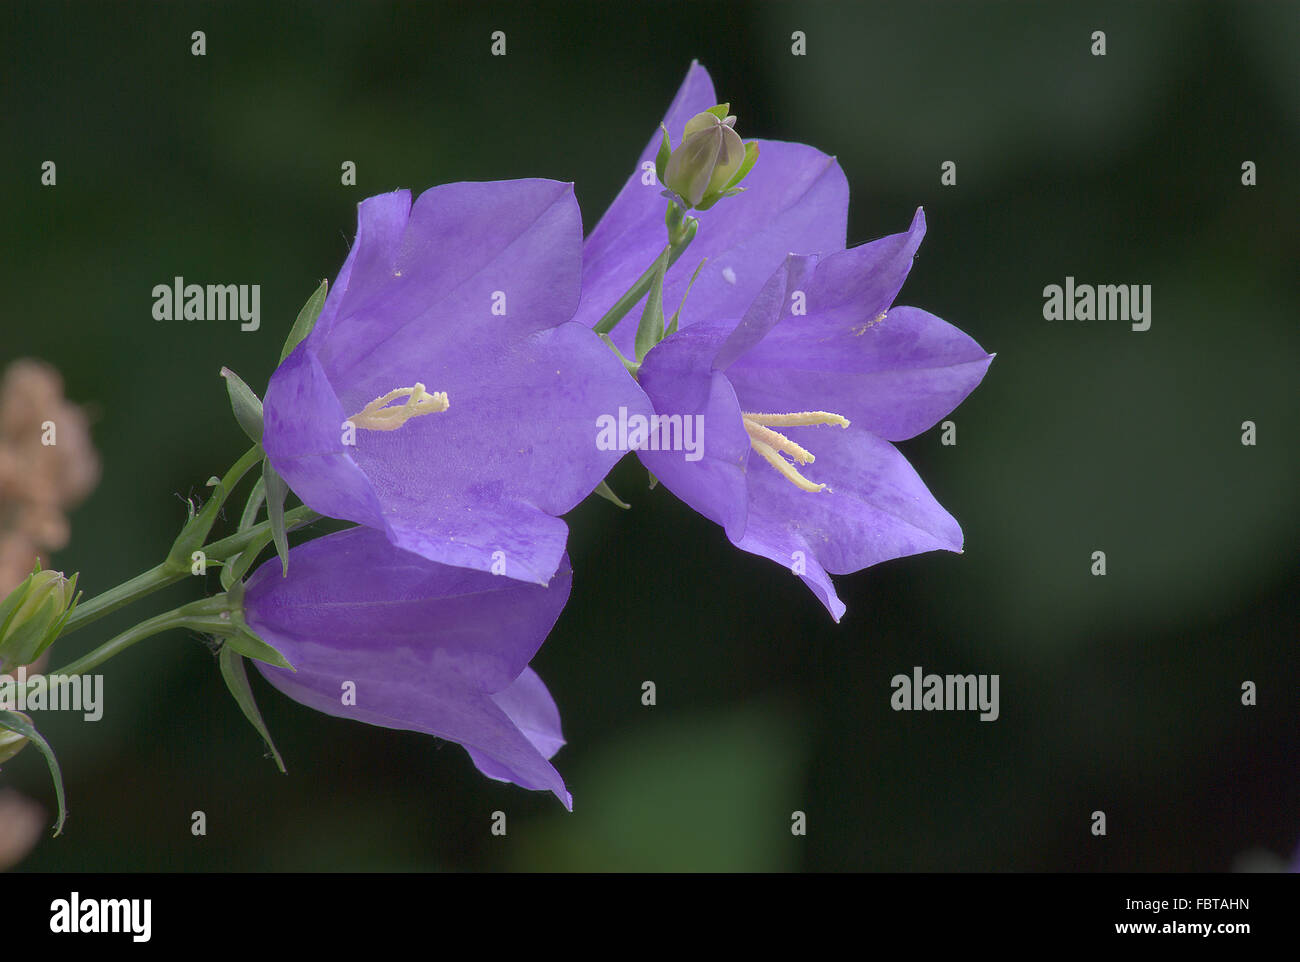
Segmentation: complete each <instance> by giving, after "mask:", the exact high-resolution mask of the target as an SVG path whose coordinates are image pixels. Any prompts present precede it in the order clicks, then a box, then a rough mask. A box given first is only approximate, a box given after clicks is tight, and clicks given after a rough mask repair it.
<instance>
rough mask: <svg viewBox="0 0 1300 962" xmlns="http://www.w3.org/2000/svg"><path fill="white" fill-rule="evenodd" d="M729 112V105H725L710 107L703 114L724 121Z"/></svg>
mask: <svg viewBox="0 0 1300 962" xmlns="http://www.w3.org/2000/svg"><path fill="white" fill-rule="evenodd" d="M729 110H731V104H729V103H727V104H717V105H715V106H713V107H710V108H709V109H708V110H706V111H704V112H705V113H706V114H713V116H715V117H717V118H718V119H719V120H726V119H727V112H728V111H729Z"/></svg>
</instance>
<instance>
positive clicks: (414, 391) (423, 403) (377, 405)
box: [348, 381, 451, 431]
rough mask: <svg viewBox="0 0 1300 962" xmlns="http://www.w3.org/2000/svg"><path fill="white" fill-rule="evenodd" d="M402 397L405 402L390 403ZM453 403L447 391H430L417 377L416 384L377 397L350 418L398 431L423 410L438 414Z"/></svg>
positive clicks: (360, 423) (374, 428)
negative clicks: (431, 392) (448, 397)
mask: <svg viewBox="0 0 1300 962" xmlns="http://www.w3.org/2000/svg"><path fill="white" fill-rule="evenodd" d="M403 397H404V398H406V402H405V403H404V404H394V405H393V406H392V407H388V405H389V404H390V403H391V402H392V401H396V400H398V399H399V398H403ZM450 406H451V402H450V401H448V400H447V392H446V391H437V392H435V393H433V394H430V393H429V392H428V391H426V390H425V389H424V385H423V384H420V383H419V382H418V381H417V382H416V384H415V386H414V387H399V388H398V389H397V390H395V391H389V392H388V393H387V394H385V395H384V396H383V397H377V398H375V399H374V400H373V401H371V402H370V403H369V404H367V405H366V406H365V407H364V408H362V409H361V411H360V412H358V413H357V414H354V415H352V417H350V418H348V420H349V421H351V422H352V423H353V424H355V425H356V426H357V427H359V428H364V429H366V430H367V431H396V430H397V429H398V428H400V427H401V426H402V425H403V424H405V423H406V422H407V421H409V420H411V418H418V417H419V416H420V415H422V414H437V413H439V412H441V411H445V410H447V408H448V407H450Z"/></svg>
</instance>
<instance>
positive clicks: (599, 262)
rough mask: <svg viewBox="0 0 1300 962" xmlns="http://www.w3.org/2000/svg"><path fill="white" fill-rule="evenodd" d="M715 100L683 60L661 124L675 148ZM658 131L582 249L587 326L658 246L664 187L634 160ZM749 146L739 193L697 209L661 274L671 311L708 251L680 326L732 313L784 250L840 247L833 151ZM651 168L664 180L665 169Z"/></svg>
mask: <svg viewBox="0 0 1300 962" xmlns="http://www.w3.org/2000/svg"><path fill="white" fill-rule="evenodd" d="M717 102H718V101H717V98H716V96H715V95H714V90H713V81H712V80H710V79H709V74H708V71H706V70H705V69H704V68H703V67H701V66H700V65H699V64H697V63H693V64H691V68H690V70H689V71H688V72H687V74H686V80H685V81H684V82H683V83H682V86H681V88H680V89H679V90H678V91H677V96H676V97H675V98H673V102H672V106H670V107H669V108H668V114H667V115H666V116H665V117H664V121H663V123H664V126H665V127H666V128H667V130H668V133H669V136H670V137H671V138H672V143H673V146H677V145H679V144H681V142H682V140H683V132H684V131H685V129H686V123H687V121H689V120H690V119H691V118H692V117H694V116H695V115H696V114H698V113H701V112H703V111H705V110H707V109H708V108H710V107H712V106H713V105H715V104H716V103H717ZM733 106H734V105H733ZM741 113H742V117H741V120H742V122H743V120H744V117H743V111H741ZM661 136H662V132H661V131H658V130H656V131H655V133H654V135H653V136H652V137H651V138H650V141H649V143H648V144H647V145H646V148H645V150H643V151H642V152H641V158H640V162H639V163H638V164H637V170H636V172H635V173H633V175H632V176H631V177H629V178H628V181H627V183H626V184H624V185H623V189H622V190H621V191H620V192H619V194H618V197H616V198H615V200H614V203H613V204H611V205H610V208H609V210H607V211H606V212H605V215H604V216H603V217H602V218H601V219H600V223H598V224H597V225H596V227H595V229H594V230H592V232H591V235H590V236H589V237H588V238H587V242H586V244H585V246H584V247H583V264H582V302H581V303H580V304H579V306H578V312H577V314H576V315H575V317H574V320H576V321H580V322H581V323H583V324H585V325H587V326H589V327H590V326H592V325H594V324H595V323H596V322H597V321H598V320H600V318H601V316H602V315H603V314H604V313H605V311H607V310H608V309H609V308H610V306H611V305H613V304H614V302H615V301H617V300H618V299H619V297H620V296H622V294H623V293H624V292H625V291H626V290H627V289H628V288H629V287H631V286H632V284H633V283H634V282H635V281H636V279H637V278H638V277H639V276H640V275H641V272H642V271H644V270H645V269H646V268H647V267H648V266H649V265H650V263H651V262H652V261H653V260H654V259H655V256H656V255H657V254H658V253H659V251H660V250H661V249H662V248H663V246H664V242H665V239H666V238H665V232H664V210H665V203H666V202H665V200H664V198H663V196H662V191H663V186H662V184H659V183H657V182H653V181H652V182H651V183H650V184H646V183H644V180H643V169H642V166H641V165H642V164H646V163H650V162H652V161H653V160H654V159H655V155H656V152H657V151H658V149H659V145H660V142H661ZM755 143H757V144H758V149H759V156H758V162H757V163H756V164H755V165H754V168H753V170H751V171H750V172H749V175H748V176H747V177H746V178H745V181H744V184H743V186H744V188H745V191H744V193H742V194H739V195H737V196H735V197H729V198H725V199H723V200H722V201H720V202H719V203H718V205H717V206H716V207H713V208H711V209H709V210H707V211H705V212H703V213H700V214H698V215H697V216H698V217H699V221H700V226H699V233H698V234H697V235H696V238H695V240H694V242H693V243H692V244H691V245H690V247H688V248H687V249H686V252H685V253H684V254H683V255H682V257H681V259H680V260H679V261H678V262H677V263H676V264H674V265H673V267H672V268H670V269H669V271H668V274H667V276H666V277H665V280H664V305H665V307H666V309H667V310H668V312H669V313H671V312H672V311H673V310H674V309H675V308H676V307H677V305H678V303H679V302H680V301H681V298H682V294H683V293H684V292H685V290H686V285H687V283H688V282H689V281H690V278H691V274H692V273H693V272H694V270H695V268H696V266H697V265H698V264H699V262H700V260H701V259H702V258H705V257H707V258H708V262H707V263H706V264H705V265H704V269H703V270H702V271H701V272H700V276H699V278H698V280H696V282H695V285H694V286H693V287H692V288H691V292H690V297H688V298H687V299H686V305H685V307H684V308H683V310H682V315H681V320H680V325H681V326H682V327H685V326H687V325H689V324H691V323H694V322H695V321H700V320H709V319H716V318H725V317H730V318H735V317H739V316H740V315H741V314H742V313H743V312H744V310H745V308H746V307H747V306H748V305H749V303H750V302H751V301H752V300H753V299H754V297H755V296H756V295H757V294H758V292H759V291H760V290H761V289H762V287H763V285H764V283H766V281H767V279H768V278H769V277H771V276H772V272H773V271H775V270H777V269H778V268H779V267H780V266H781V264H782V263H783V262H784V261H785V258H786V255H787V254H788V253H790V252H791V251H796V252H800V253H821V252H830V251H839V250H843V249H844V247H845V242H846V231H847V223H848V209H849V187H848V182H847V181H846V180H845V178H844V172H843V171H842V170H840V166H839V164H837V163H836V162H835V158H834V157H829V156H827V155H826V154H823V153H822V152H821V151H820V150H817V149H815V148H813V147H809V146H807V145H806V144H790V143H784V142H781V141H774V140H757V141H755ZM659 175H660V178H662V177H663V176H665V172H664V171H659ZM635 330H636V322H635V319H632V320H627V321H624V322H623V323H622V324H620V325H619V326H618V327H616V328H615V329H614V331H613V333H612V334H611V335H610V336H611V337H612V338H613V339H614V342H615V343H616V344H617V345H618V347H619V349H620V350H622V351H623V353H624V354H626V355H628V356H634V347H633V338H634V336H635Z"/></svg>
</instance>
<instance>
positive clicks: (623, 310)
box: [592, 219, 698, 334]
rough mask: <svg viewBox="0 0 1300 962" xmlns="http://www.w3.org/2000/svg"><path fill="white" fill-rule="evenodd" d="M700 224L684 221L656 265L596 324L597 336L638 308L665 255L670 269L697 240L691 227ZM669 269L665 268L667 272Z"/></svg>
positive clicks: (689, 220) (655, 260)
mask: <svg viewBox="0 0 1300 962" xmlns="http://www.w3.org/2000/svg"><path fill="white" fill-rule="evenodd" d="M695 223H698V222H697V221H695V220H694V219H687V220H685V221H683V223H682V225H681V227H680V228H679V229H678V230H675V231H673V232H672V234H671V238H670V241H669V243H668V244H667V246H665V247H664V249H663V250H661V251H660V252H659V254H658V255H657V256H656V257H655V259H654V263H653V264H651V265H650V266H649V267H647V268H646V269H645V273H644V274H642V275H641V276H640V277H639V278H637V282H636V283H635V284H633V285H632V287H631V288H630V289H629V290H628V292H627V293H626V294H624V295H623V296H622V297H620V298H619V299H618V300H617V301H615V302H614V306H613V307H611V308H610V309H609V310H608V311H606V312H605V316H604V317H602V318H601V319H600V320H599V321H597V322H596V325H595V327H593V328H592V330H594V331H595V332H596V333H597V334H608V333H609V332H610V331H612V330H614V328H615V327H617V326H618V322H619V321H621V320H623V318H624V317H626V316H627V314H628V311H630V310H632V308H634V307H636V306H637V304H639V303H640V302H641V298H643V297H645V296H646V294H647V293H649V291H650V286H651V285H652V284H653V283H654V279H655V274H656V273H658V271H659V261H660V259H661V258H662V257H663V256H664V254H665V253H667V254H668V267H672V266H673V265H674V264H676V263H677V258H679V257H681V256H682V252H683V251H685V250H686V248H687V247H689V246H690V244H691V241H693V240H694V239H695V231H694V229H692V227H691V225H693V224H695ZM668 267H665V268H663V269H664V271H665V272H666V271H667V270H668Z"/></svg>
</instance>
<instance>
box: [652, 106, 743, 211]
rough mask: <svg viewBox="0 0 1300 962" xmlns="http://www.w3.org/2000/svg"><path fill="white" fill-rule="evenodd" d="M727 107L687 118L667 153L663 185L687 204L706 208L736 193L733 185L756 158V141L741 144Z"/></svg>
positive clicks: (733, 117)
mask: <svg viewBox="0 0 1300 962" xmlns="http://www.w3.org/2000/svg"><path fill="white" fill-rule="evenodd" d="M730 106H731V105H730V104H719V105H718V106H716V107H711V108H709V109H708V110H706V111H704V113H701V114H696V115H695V116H694V117H692V118H691V119H690V120H689V121H687V123H686V130H685V132H684V135H683V138H682V142H681V143H680V144H679V145H678V146H677V149H676V150H674V151H673V152H672V153H671V154H670V155H669V158H668V165H667V169H666V170H665V171H664V175H663V182H664V186H665V187H667V188H668V189H669V190H671V191H672V192H673V193H675V194H676V195H677V196H678V197H680V198H681V199H682V201H683V202H684V203H685V204H686V205H687V207H694V208H697V209H699V210H707V209H708V208H710V207H712V206H713V205H714V204H715V203H717V202H718V200H719V199H721V198H722V197H726V196H730V195H731V194H733V193H737V192H738V191H737V190H736V184H738V183H739V182H740V181H741V179H742V178H743V177H744V176H745V175H746V174H748V173H749V169H750V168H751V167H753V165H754V161H755V160H756V159H757V158H758V147H757V145H756V144H752V143H751V144H744V143H741V140H740V135H739V134H737V133H736V131H735V129H734V128H735V124H736V118H735V116H734V115H730V114H728V113H727V109H728V108H729V107H730Z"/></svg>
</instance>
